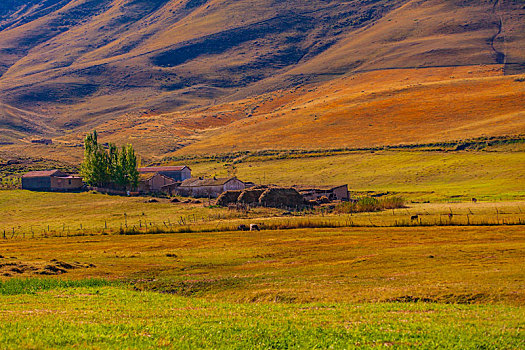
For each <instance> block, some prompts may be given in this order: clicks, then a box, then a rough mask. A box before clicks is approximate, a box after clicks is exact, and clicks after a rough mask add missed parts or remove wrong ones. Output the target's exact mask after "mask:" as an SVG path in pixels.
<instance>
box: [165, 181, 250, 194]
mask: <svg viewBox="0 0 525 350" xmlns="http://www.w3.org/2000/svg"><path fill="white" fill-rule="evenodd" d="M245 188H246V185H245V184H244V182H242V181H241V180H239V179H237V178H236V177H229V178H220V179H218V178H210V179H204V178H191V179H187V180H184V181H182V183H181V184H180V186H178V187H176V188H175V191H176V193H177V194H179V195H181V196H192V197H211V198H216V197H218V196H219V195H220V194H221V193H223V192H226V191H231V190H243V189H245Z"/></svg>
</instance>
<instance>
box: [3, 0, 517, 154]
mask: <svg viewBox="0 0 525 350" xmlns="http://www.w3.org/2000/svg"><path fill="white" fill-rule="evenodd" d="M269 3H270V2H268V1H266V0H265V1H257V2H254V1H251V0H242V1H235V2H229V1H223V0H217V1H214V2H213V4H211V3H206V4H200V5H202V6H197V7H195V8H192V9H188V8H187V7H186V6H187V4H186V2H176V1H142V2H136V1H131V0H123V1H120V2H113V3H111V4H108V6H106V7H103V5H104V3H103V2H100V3H97V5H96V6H94V5H93V4H91V3H89V4H88V3H87V2H85V1H74V2H73V1H72V2H70V3H68V4H67V5H65V6H63V7H57V8H56V9H54V11H50V12H49V13H48V14H46V15H43V16H42V17H38V16H37V17H31V16H33V15H35V12H34V8H29V9H27V12H20V13H17V14H15V15H13V16H14V17H13V18H10V17H9V18H4V19H3V20H2V21H3V22H2V23H0V24H5V23H7V22H8V21H9V20H12V23H11V25H10V26H6V27H5V28H4V30H2V32H1V33H0V48H2V50H1V52H0V54H1V55H2V65H1V66H0V72H1V73H2V75H1V76H0V84H1V89H2V91H3V92H4V93H3V94H2V100H3V101H2V102H6V101H8V102H9V101H11V102H16V103H15V104H16V106H17V107H23V108H25V109H29V110H31V111H33V112H35V113H36V114H37V116H36V117H34V118H35V120H45V121H46V128H45V130H44V131H45V132H46V133H49V134H52V135H54V136H58V135H64V133H68V132H69V131H73V132H74V135H69V134H67V136H65V137H64V140H66V141H78V135H77V133H84V132H86V131H87V130H89V129H92V128H95V127H98V128H101V129H104V131H105V135H104V136H105V137H107V138H108V140H109V141H117V140H118V141H123V142H124V141H132V142H136V143H137V144H138V148H139V149H143V150H150V149H151V153H152V156H156V155H159V154H166V153H170V152H172V151H174V150H176V149H178V148H180V147H181V146H182V145H188V144H190V143H194V142H195V141H196V140H201V139H206V138H208V134H207V133H206V134H205V135H202V131H203V130H210V129H214V128H218V127H221V132H220V133H217V134H214V133H211V134H210V135H209V136H210V137H215V135H223V132H224V135H225V136H224V137H219V139H225V138H227V137H232V140H234V141H235V142H236V143H239V146H238V148H244V147H252V146H251V145H245V144H244V140H242V139H243V138H249V139H258V140H259V139H260V141H261V144H260V145H258V147H259V148H264V147H268V145H273V143H275V141H276V140H280V138H281V137H282V136H283V135H286V136H287V138H288V144H289V145H295V146H297V147H311V146H312V145H311V144H305V140H306V139H312V142H313V146H315V147H318V146H319V145H320V144H322V142H320V141H317V140H316V139H317V138H319V139H323V138H327V137H333V136H334V134H335V135H336V137H335V140H334V143H336V144H338V145H340V144H350V143H352V142H351V140H353V139H356V137H357V138H358V139H361V137H362V134H370V136H369V139H366V140H364V141H363V142H361V143H362V144H365V143H366V144H370V143H371V142H372V141H373V142H374V143H384V142H387V143H390V142H405V140H406V139H409V137H405V136H403V135H401V136H396V137H393V136H390V135H395V134H403V133H407V134H409V135H413V134H417V133H420V131H421V130H420V129H415V130H414V129H412V125H413V124H414V123H418V124H422V123H423V122H426V120H427V118H429V119H432V124H435V126H436V130H431V131H432V135H429V136H428V137H427V138H429V139H430V138H432V139H438V138H440V139H443V138H450V137H463V135H466V134H468V135H474V134H475V135H479V134H480V133H485V130H486V133H487V134H502V133H510V132H515V131H516V129H520V130H523V126H522V125H521V121H520V120H522V119H523V118H522V117H521V114H519V113H522V108H518V107H517V106H516V104H517V101H519V99H520V98H523V96H522V95H520V94H517V93H516V89H517V88H516V87H514V86H511V85H512V84H507V81H506V80H497V79H496V80H490V79H489V80H485V79H481V80H479V81H476V79H473V78H474V77H486V75H484V74H478V73H479V70H480V69H478V68H465V69H466V70H472V71H473V73H472V74H471V75H468V72H465V69H463V70H461V68H458V69H456V70H455V69H450V70H447V69H437V70H425V71H422V70H417V71H409V70H407V71H401V72H390V73H389V72H387V70H390V69H395V68H414V67H443V66H465V67H466V66H468V65H473V64H476V65H477V64H488V65H494V64H496V63H498V62H499V61H498V58H497V54H496V51H498V52H501V53H503V54H505V55H506V56H505V57H506V59H505V60H504V62H499V63H502V65H501V66H500V67H499V68H501V72H503V71H505V72H506V73H509V72H511V70H509V66H510V65H513V64H514V65H515V66H516V67H518V66H519V64H520V63H521V62H523V60H524V59H523V55H524V51H523V45H522V42H523V40H524V39H523V35H522V33H523V31H522V30H521V29H522V27H523V24H522V21H521V20H520V19H521V16H522V15H523V9H522V8H521V7H519V6H518V5H516V4H514V3H512V4H510V3H503V2H501V3H498V6H496V7H494V6H493V5H494V3H493V2H486V1H484V2H479V1H468V2H465V1H444V0H429V1H424V2H421V1H416V0H398V1H397V0H396V1H382V2H381V6H382V8H383V10H382V11H380V12H374V11H369V10H370V6H373V5H371V4H368V2H366V4H365V3H358V2H356V1H353V2H304V1H293V2H292V1H285V2H278V3H275V2H272V3H271V5H269ZM90 4H91V5H90ZM97 6H101V7H100V8H99V7H97ZM98 10H100V11H99V12H97V11H98ZM44 13H45V12H41V13H40V14H44ZM95 13H96V15H95ZM290 13H291V14H292V15H290ZM40 14H39V15H40ZM16 16H19V17H16ZM24 16H25V17H24ZM283 16H284V17H283ZM286 16H288V17H286ZM298 16H304V17H300V18H301V21H299V22H300V23H295V22H294V23H291V22H293V21H294V20H296V19H297V18H299V17H298ZM30 18H34V21H28V22H27V23H23V25H22V23H21V22H17V21H18V20H27V19H30ZM64 18H66V19H71V22H68V21H65V22H64ZM500 20H501V23H502V26H501V28H500V26H499V23H500ZM265 21H274V22H275V23H274V22H271V23H272V25H271V26H270V27H269V29H268V28H266V29H260V28H259V27H257V26H258V25H260V23H266V22H265ZM258 23H259V24H258ZM305 23H306V27H304V28H303V27H302V26H304V25H305ZM281 27H282V28H281ZM254 28H255V29H254ZM257 28H259V29H257ZM232 29H236V30H240V32H228V30H232ZM246 30H247V31H246ZM250 30H252V31H254V33H255V34H253V33H252V32H251V31H250ZM273 31H275V32H273ZM498 32H500V33H499V34H498ZM218 33H221V35H226V36H225V39H224V40H223V42H229V41H230V40H231V41H232V43H234V44H232V47H229V48H227V49H224V50H222V49H221V50H222V51H221V50H219V52H214V51H211V52H206V50H205V49H203V51H202V52H200V51H199V54H198V55H197V56H196V57H193V56H191V55H190V56H191V57H190V58H191V59H190V60H189V61H187V62H182V63H180V64H179V63H177V64H175V65H174V66H169V65H166V66H164V65H156V63H155V57H157V55H158V54H159V53H161V52H164V51H166V50H168V49H174V48H178V47H180V46H184V45H190V44H193V43H196V42H197V43H198V42H201V41H203V40H204V42H205V40H208V39H209V35H215V34H218ZM225 33H226V34H225ZM236 33H237V34H236ZM238 33H241V34H242V35H245V34H246V33H251V34H246V35H247V39H246V40H244V39H242V40H241V41H240V42H238V43H237V42H236V41H235V40H237V39H239V37H241V36H242V35H238ZM235 43H237V44H235ZM212 44H213V42H212ZM212 44H210V45H209V47H217V45H212ZM204 48H206V46H204ZM201 49H202V47H197V48H196V50H197V51H198V50H201ZM294 50H298V51H299V52H300V53H301V54H302V55H298V56H297V57H296V58H294V57H295V56H294V54H291V53H290V52H292V53H293V52H295V51H294ZM287 53H288V54H289V55H288V54H287ZM290 56H293V57H290ZM518 68H519V67H518ZM374 70H377V71H378V72H377V73H370V75H366V74H365V75H357V76H353V78H354V79H353V80H351V81H349V80H350V79H352V78H351V77H346V78H343V79H336V80H335V81H334V83H333V84H332V85H330V84H328V85H319V86H317V88H318V89H320V90H319V93H317V94H316V93H307V94H305V93H304V91H301V89H300V90H297V91H293V92H290V91H289V88H290V86H292V87H293V86H302V87H306V89H308V90H309V89H312V88H315V87H314V86H312V85H311V84H312V83H313V84H318V83H320V82H322V81H327V80H330V79H332V78H334V77H341V76H342V75H350V74H354V73H356V72H363V71H374ZM383 70H385V71H383ZM514 71H519V69H518V70H516V69H515V70H514ZM403 74H405V75H406V77H403V78H402V79H405V78H406V79H408V80H407V81H406V84H404V85H403V84H401V83H400V81H399V79H398V77H400V76H401V75H403ZM418 75H424V76H427V77H417V76H418ZM429 75H432V76H433V78H432V79H427V78H428V76H429ZM452 75H453V76H454V77H455V78H456V79H453V80H454V81H455V82H454V83H451V82H450V81H449V80H451V76H452ZM415 78H417V79H415ZM457 78H461V79H463V78H469V79H468V80H467V81H463V82H460V81H456V80H457ZM461 79H460V80H461ZM372 80H373V81H372ZM440 80H441V81H443V83H442V86H434V85H432V84H430V83H431V82H438V81H440ZM410 81H412V84H422V86H410V84H411V83H410ZM380 84H382V85H383V88H381V87H378V85H380ZM358 85H360V89H352V88H350V86H355V87H356V88H357V86H358ZM438 85H439V84H438ZM330 86H332V87H333V89H330ZM322 90H325V91H324V92H323V91H322ZM274 91H283V92H282V93H281V92H278V93H270V94H269V95H264V94H265V93H269V92H274ZM361 91H365V92H364V93H361ZM372 93H375V94H376V95H375V96H371V94H372ZM360 95H361V96H360ZM389 95H390V96H389ZM427 95H434V96H435V98H431V99H430V100H427ZM249 96H251V97H253V96H256V97H255V98H253V99H249V100H244V99H245V98H247V97H249ZM257 96H258V97H257ZM303 97H304V98H303ZM311 99H314V101H313V102H312V103H310V102H309V101H310V100H311ZM324 100H326V102H323V101H324ZM419 100H421V102H422V105H421V106H420V105H419V103H418V101H419ZM231 101H241V102H235V103H229V102H231ZM409 101H414V103H412V104H410V103H409ZM442 104H445V107H446V108H445V109H444V111H443V112H444V113H443V114H440V113H439V111H440V109H441V107H440V106H441V105H442ZM210 105H212V106H217V107H212V108H205V109H193V110H190V107H191V108H194V107H200V108H202V106H210ZM480 105H485V107H483V108H482V107H480ZM292 109H295V111H293V110H292ZM329 110H330V111H329ZM173 111H182V112H181V113H179V114H171V113H173ZM19 113H22V111H19ZM166 113H167V114H166ZM283 113H284V114H285V117H286V118H282V114H283ZM22 114H23V113H22ZM317 114H318V119H317V120H316V123H313V121H312V119H313V118H314V117H315V115H317ZM354 114H355V115H356V116H355V118H357V119H356V120H353V119H352V118H353V117H354ZM367 114H369V115H370V116H371V117H370V118H369V119H370V120H367V118H366V115H367ZM427 114H428V115H427ZM477 114H482V116H481V117H479V118H478V117H476V115H477ZM485 114H486V115H485ZM257 115H259V117H256V118H249V119H248V118H246V117H248V116H257ZM385 115H386V116H388V117H389V118H387V119H383V118H381V116H385ZM422 115H424V117H422ZM219 117H220V118H221V119H219ZM4 118H6V119H7V120H8V122H9V123H8V129H9V130H17V131H19V132H21V134H22V135H23V134H27V133H31V131H30V130H26V129H24V128H25V124H26V123H25V122H24V121H23V120H20V119H19V117H18V116H16V115H14V116H7V117H5V116H4ZM266 118H268V119H266ZM480 118H481V119H480ZM240 119H243V120H244V121H242V122H240V121H239V120H240ZM435 119H438V121H435ZM458 119H459V120H458ZM236 121H237V123H235V122H236ZM255 121H258V122H259V124H261V126H260V127H250V125H249V124H251V123H252V122H255ZM354 122H355V123H354ZM231 123H233V125H231V126H230V127H228V126H227V125H230V124H231ZM245 123H246V125H245ZM318 124H321V125H322V126H323V129H324V128H326V130H325V131H324V132H321V133H320V134H319V136H318V137H315V138H313V137H312V134H311V133H312V130H316V129H317V128H318ZM370 124H372V126H371V127H370ZM448 124H451V126H448ZM351 125H355V128H354V129H353V130H351V127H350V126H351ZM439 125H441V126H443V125H445V128H444V129H439V130H438V128H437V127H438V126H439ZM502 125H504V126H502ZM222 127H225V128H224V130H222ZM237 128H240V130H242V131H243V132H245V133H250V136H246V135H245V136H242V135H241V134H239V133H237V134H236V133H235V130H236V129H237ZM280 128H287V129H288V131H283V132H281V131H279V130H278V129H280ZM385 128H387V129H385ZM458 128H459V129H458ZM254 129H256V130H254ZM257 129H261V130H262V131H263V132H264V134H263V135H259V134H258V130H257ZM275 129H277V130H275ZM464 129H468V130H464ZM356 130H358V131H356ZM377 130H379V131H377ZM385 130H387V131H385ZM252 131H255V134H254V136H253V137H251V133H252ZM338 131H339V132H338ZM349 131H351V132H350V133H349ZM300 133H304V134H306V135H307V136H305V137H304V138H302V136H296V135H297V134H300ZM266 134H268V137H264V136H265V135H266ZM20 136H21V135H19V134H14V135H11V136H10V137H9V140H16V139H19V138H20ZM316 136H317V135H316ZM387 136H388V138H389V139H390V138H391V139H392V140H387V139H386V138H387ZM349 140H350V141H349ZM374 140H376V141H374ZM221 142H222V141H221ZM355 143H356V144H360V142H355ZM233 146H234V144H229V145H228V144H227V145H225V147H224V149H225V150H226V149H231V148H233ZM332 146H333V145H332ZM17 147H18V148H16V147H15V148H11V149H10V151H12V152H14V151H16V150H18V151H20V150H21V149H23V148H24V147H25V145H24V144H23V143H21V144H19V145H18V146H17ZM210 147H214V146H212V143H209V142H208V143H206V142H204V143H202V144H201V145H199V146H195V148H191V151H193V150H194V151H199V152H206V151H209V150H208V149H209V148H210ZM188 151H190V150H188ZM28 152H30V153H32V154H38V153H40V152H41V151H40V150H28ZM58 153H59V152H58ZM62 153H63V156H65V155H67V156H69V154H70V153H71V150H70V149H66V150H65V151H63V152H62ZM73 154H75V155H77V156H78V155H79V154H80V152H73ZM57 156H58V155H57ZM149 156H150V155H149V154H148V157H149Z"/></svg>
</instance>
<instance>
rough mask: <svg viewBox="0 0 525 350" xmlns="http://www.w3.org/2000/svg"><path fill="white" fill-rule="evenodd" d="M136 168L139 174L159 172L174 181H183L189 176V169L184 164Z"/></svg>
mask: <svg viewBox="0 0 525 350" xmlns="http://www.w3.org/2000/svg"><path fill="white" fill-rule="evenodd" d="M138 170H139V173H140V174H151V173H153V174H155V173H159V174H161V175H164V176H166V177H169V178H171V179H173V180H175V181H184V180H186V179H190V178H191V169H190V168H189V167H187V166H185V165H181V166H158V167H146V168H139V169H138Z"/></svg>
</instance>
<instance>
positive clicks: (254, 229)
mask: <svg viewBox="0 0 525 350" xmlns="http://www.w3.org/2000/svg"><path fill="white" fill-rule="evenodd" d="M260 230H261V229H260V228H259V225H257V224H250V231H260Z"/></svg>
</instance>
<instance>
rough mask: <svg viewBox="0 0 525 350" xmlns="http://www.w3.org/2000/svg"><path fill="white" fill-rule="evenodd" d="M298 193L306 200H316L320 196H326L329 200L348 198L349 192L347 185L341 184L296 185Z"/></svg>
mask: <svg viewBox="0 0 525 350" xmlns="http://www.w3.org/2000/svg"><path fill="white" fill-rule="evenodd" d="M296 189H297V190H298V191H299V193H300V194H301V195H302V196H303V197H304V199H306V200H317V199H319V198H321V197H326V198H328V199H329V200H332V201H333V200H340V201H348V200H350V194H349V193H348V185H341V186H336V187H318V188H302V187H296Z"/></svg>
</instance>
